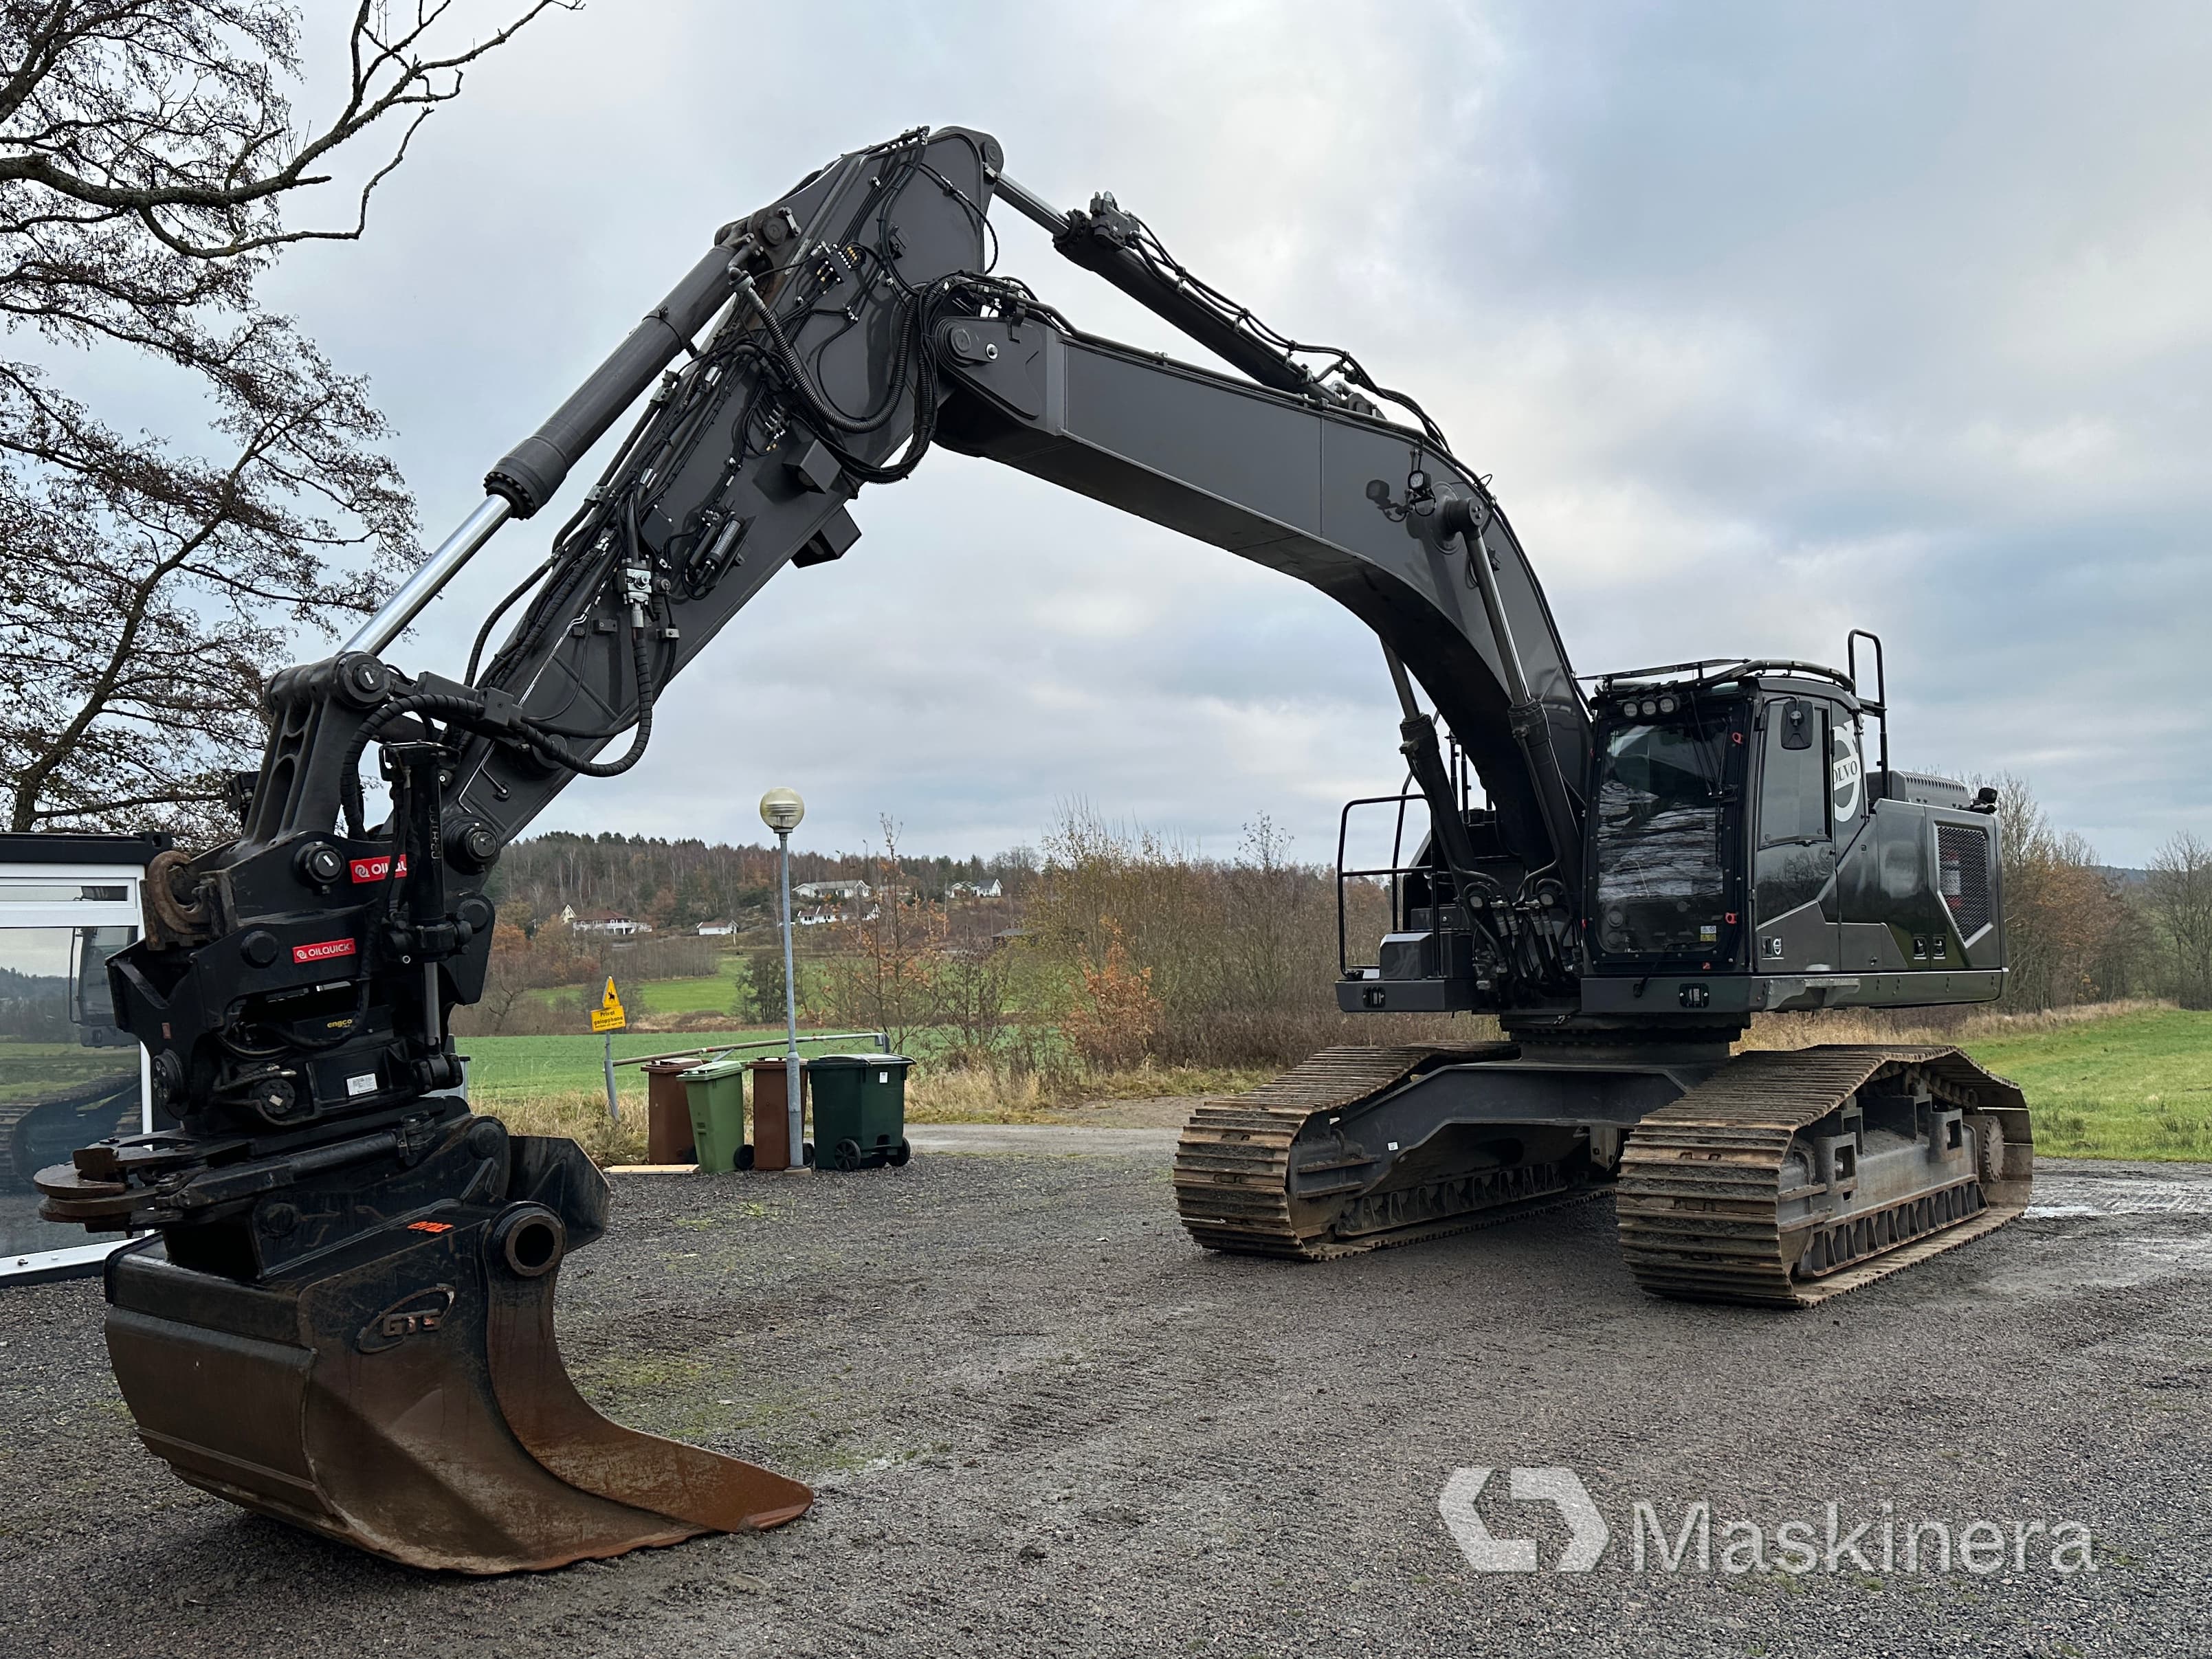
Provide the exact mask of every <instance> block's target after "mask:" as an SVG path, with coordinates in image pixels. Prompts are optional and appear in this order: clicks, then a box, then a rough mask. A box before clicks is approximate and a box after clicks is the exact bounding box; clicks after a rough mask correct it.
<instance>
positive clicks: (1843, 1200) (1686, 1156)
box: [1175, 1041, 2034, 1307]
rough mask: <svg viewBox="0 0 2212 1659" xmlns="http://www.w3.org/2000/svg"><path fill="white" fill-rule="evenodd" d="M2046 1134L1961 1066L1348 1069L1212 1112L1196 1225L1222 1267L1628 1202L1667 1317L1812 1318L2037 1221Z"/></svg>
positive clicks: (1643, 1263) (1949, 1058)
mask: <svg viewBox="0 0 2212 1659" xmlns="http://www.w3.org/2000/svg"><path fill="white" fill-rule="evenodd" d="M2027 1118H2028V1115H2027V1109H2026V1106H2025V1103H2023V1102H2022V1101H2021V1096H2020V1091H2018V1090H2017V1089H2016V1088H2015V1087H2014V1086H2013V1085H2011V1084H2009V1083H2008V1082H2006V1081H2005V1080H2004V1079H2002V1078H1998V1077H1996V1076H1994V1075H1993V1074H1991V1073H1988V1072H1985V1071H1984V1070H1983V1069H1982V1068H1981V1067H1979V1066H1976V1065H1975V1064H1974V1063H1973V1062H1972V1060H1968V1059H1967V1058H1966V1056H1965V1055H1964V1054H1960V1052H1959V1051H1958V1050H1957V1049H1955V1048H1925V1047H1908V1046H1898V1047H1881V1046H1874V1047H1869V1046H1838V1045H1832V1046H1827V1047H1821V1048H1803V1049H1797V1050H1792V1051H1763V1052H1754V1053H1749V1054H1739V1055H1736V1056H1735V1057H1733V1058H1731V1057H1730V1056H1729V1053H1728V1048H1727V1044H1726V1042H1725V1041H1723V1042H1720V1043H1718V1044H1717V1045H1715V1044H1711V1043H1708V1044H1695V1043H1675V1044H1671V1045H1663V1046H1662V1045H1652V1046H1651V1048H1650V1049H1649V1050H1648V1051H1646V1052H1642V1053H1634V1052H1626V1051H1624V1052H1619V1053H1615V1054H1611V1055H1607V1054H1606V1053H1605V1052H1604V1051H1603V1050H1602V1049H1595V1048H1585V1049H1571V1048H1558V1049H1556V1050H1553V1048H1552V1045H1530V1044H1520V1043H1512V1042H1499V1043H1492V1044H1486V1045H1484V1046H1481V1047H1479V1048H1456V1049H1449V1048H1425V1047H1424V1048H1332V1049H1328V1050H1326V1051H1325V1052H1323V1053H1322V1054H1316V1055H1315V1056H1314V1057H1313V1058H1312V1059H1311V1060H1307V1061H1306V1062H1305V1063H1304V1064H1303V1065H1301V1066H1297V1067H1296V1068H1294V1069H1293V1070H1291V1071H1290V1072H1288V1073H1285V1074H1284V1075H1283V1076H1282V1077H1280V1078H1278V1079H1275V1080H1274V1081H1273V1082H1272V1083H1269V1084H1267V1085H1263V1086H1262V1087H1261V1088H1259V1089H1256V1090H1255V1091H1252V1092H1251V1093H1249V1094H1246V1095H1241V1096H1236V1097H1225V1098H1221V1099H1216V1100H1209V1101H1207V1102H1206V1103H1204V1104H1203V1105H1201V1106H1200V1108H1199V1109H1198V1110H1197V1112H1196V1113H1194V1115H1192V1117H1191V1119H1190V1121H1189V1122H1188V1125H1186V1126H1185V1127H1184V1129H1183V1133H1182V1140H1181V1143H1180V1145H1179V1146H1178V1147H1177V1150H1176V1164H1175V1189H1176V1206H1177V1207H1178V1209H1179V1210H1180V1212H1181V1213H1182V1221H1183V1225H1184V1226H1185V1228H1187V1229H1188V1231H1189V1232H1190V1235H1191V1237H1193V1238H1194V1239H1195V1240H1196V1241H1197V1242H1198V1243H1200V1244H1202V1245H1204V1246H1206V1248H1207V1249H1212V1250H1220V1251H1225V1252H1228V1253H1231V1254H1238V1255H1272V1256H1282V1257H1288V1258H1291V1259H1295V1260H1302V1261H1319V1260H1322V1259H1325V1258H1328V1257H1331V1256H1339V1255H1350V1254H1353V1253H1356V1252H1358V1251H1361V1250H1369V1249H1379V1248H1382V1247H1384V1246H1388V1245H1393V1244H1402V1243H1412V1242H1414V1241H1416V1240H1419V1239H1425V1238H1434V1237H1439V1236H1441V1235H1443V1234H1447V1233H1453V1232H1460V1231H1467V1230H1468V1229H1470V1228H1474V1227H1481V1226H1487V1225H1494V1224H1495V1223H1498V1222H1500V1221H1505V1220H1510V1219H1513V1218H1517V1217H1520V1216H1523V1215H1527V1214H1529V1213H1531V1212H1535V1211H1539V1210H1543V1209H1547V1208H1550V1207H1553V1206H1556V1205H1559V1204H1563V1203H1568V1202H1571V1201H1574V1200H1578V1199H1582V1198H1585V1197H1589V1196H1591V1195H1593V1194H1596V1193H1598V1192H1600V1191H1602V1190H1605V1189H1607V1188H1611V1189H1612V1190H1613V1193H1614V1194H1615V1209H1616V1212H1617V1214H1618V1217H1619V1223H1620V1239H1621V1247H1622V1251H1623V1254H1624V1255H1625V1256H1626V1260H1627V1262H1628V1265H1629V1267H1630V1269H1631V1271H1632V1273H1633V1274H1634V1275H1635V1278H1636V1280H1637V1283H1638V1285H1642V1286H1643V1287H1644V1289H1645V1290H1647V1291H1650V1292H1652V1293H1653V1294H1654V1295H1657V1296H1664V1297H1675V1298H1679V1299H1682V1300H1687V1301H1718V1302H1747V1303H1759V1304H1769V1305H1776V1306H1784V1307H1809V1306H1811V1305H1812V1304H1814V1303H1816V1302H1819V1301H1821V1300H1823V1299H1825V1298H1826V1297H1830V1296H1833V1295H1835V1294H1837V1293H1838V1292H1839V1291H1845V1290H1855V1289H1857V1287H1858V1286H1860V1285H1864V1284H1867V1283H1869V1282H1871V1281H1872V1280H1873V1279H1878V1278H1881V1277H1882V1276H1883V1275H1884V1274H1887V1273H1893V1272H1896V1271H1897V1270H1898V1269H1899V1268H1901V1267H1909V1266H1911V1264H1913V1263H1914V1262H1917V1261H1924V1260H1925V1259H1927V1258H1928V1257H1929V1256H1930V1255H1936V1254H1937V1253H1938V1252H1940V1251H1942V1250H1947V1249H1953V1248H1954V1247H1955V1246H1957V1245H1960V1244H1963V1243H1967V1242H1968V1241H1969V1240H1971V1239H1973V1238H1978V1237H1981V1236H1982V1235H1983V1234H1984V1233H1986V1232H1988V1231H1990V1230H1992V1229H1993V1228H1995V1227H1997V1226H2000V1225H2002V1224H2003V1223H2004V1222H2006V1221H2008V1220H2010V1219H2012V1218H2014V1217H2015V1216H2017V1215H2018V1214H2019V1213H2020V1212H2021V1211H2022V1210H2023V1209H2024V1208H2026V1206H2027V1200H2028V1195H2029V1192H2030V1188H2031V1187H2032V1184H2033V1158H2034V1150H2033V1142H2032V1139H2031V1136H2030V1133H2029V1127H2028V1121H2027Z"/></svg>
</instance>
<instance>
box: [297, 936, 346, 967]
mask: <svg viewBox="0 0 2212 1659" xmlns="http://www.w3.org/2000/svg"><path fill="white" fill-rule="evenodd" d="M355 948H356V947H355V945H354V942H353V941H352V940H351V939H322V940H319V941H318V942H317V943H315V944H313V945H294V946H293V947H292V960H293V961H295V962H331V961H335V960H336V959H337V957H349V956H351V955H352V954H353V953H354V951H355Z"/></svg>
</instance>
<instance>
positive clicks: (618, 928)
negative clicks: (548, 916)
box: [562, 909, 653, 939]
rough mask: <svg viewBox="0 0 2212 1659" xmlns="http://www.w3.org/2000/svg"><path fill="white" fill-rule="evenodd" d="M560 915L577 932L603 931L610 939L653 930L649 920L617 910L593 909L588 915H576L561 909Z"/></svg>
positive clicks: (628, 936)
mask: <svg viewBox="0 0 2212 1659" xmlns="http://www.w3.org/2000/svg"><path fill="white" fill-rule="evenodd" d="M562 918H563V919H564V920H568V926H569V927H571V928H573V929H574V930H575V931H576V932H577V933H604V934H605V935H606V936H607V937H608V938H610V939H634V938H635V937H636V936H637V935H638V934H640V933H651V932H652V931H653V924H652V923H651V922H646V921H637V920H636V919H635V917H631V916H626V915H623V914H622V913H621V912H620V911H618V910H594V911H592V913H591V914H590V915H583V916H578V915H575V913H574V911H572V910H568V909H563V910H562ZM570 918H573V920H569V919H570Z"/></svg>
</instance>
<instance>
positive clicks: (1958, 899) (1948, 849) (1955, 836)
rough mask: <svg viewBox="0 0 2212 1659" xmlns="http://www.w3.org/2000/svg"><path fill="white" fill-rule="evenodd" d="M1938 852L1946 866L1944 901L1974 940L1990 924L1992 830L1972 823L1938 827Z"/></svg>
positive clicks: (1961, 930)
mask: <svg viewBox="0 0 2212 1659" xmlns="http://www.w3.org/2000/svg"><path fill="white" fill-rule="evenodd" d="M1936 859H1937V861H1938V863H1939V864H1940V865H1941V866H1942V883H1943V902H1944V903H1946V904H1948V905H1949V906H1950V907H1951V915H1952V916H1953V917H1954V919H1955V920H1956V921H1957V922H1958V924H1959V933H1960V937H1961V938H1965V939H1972V937H1973V936H1974V935H1975V934H1976V933H1979V932H1981V930H1982V929H1983V928H1984V927H1988V926H1989V925H1990V921H1991V919H1992V918H1991V916H1990V832H1989V831H1988V830H1986V829H1976V828H1974V827H1973V826H1972V825H1971V824H1965V823H1939V824H1937V825H1936Z"/></svg>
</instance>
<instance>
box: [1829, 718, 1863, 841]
mask: <svg viewBox="0 0 2212 1659" xmlns="http://www.w3.org/2000/svg"><path fill="white" fill-rule="evenodd" d="M1828 735H1829V744H1828V747H1829V750H1830V753H1831V754H1832V757H1833V764H1832V776H1833V781H1832V786H1831V787H1832V789H1833V790H1834V793H1835V807H1836V822H1837V823H1839V824H1840V823H1850V821H1851V820H1852V819H1853V818H1856V817H1858V815H1859V788H1860V778H1859V745H1858V739H1857V738H1854V737H1853V736H1852V735H1851V732H1850V727H1849V726H1835V727H1832V729H1831V730H1830V732H1829V734H1828Z"/></svg>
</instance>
